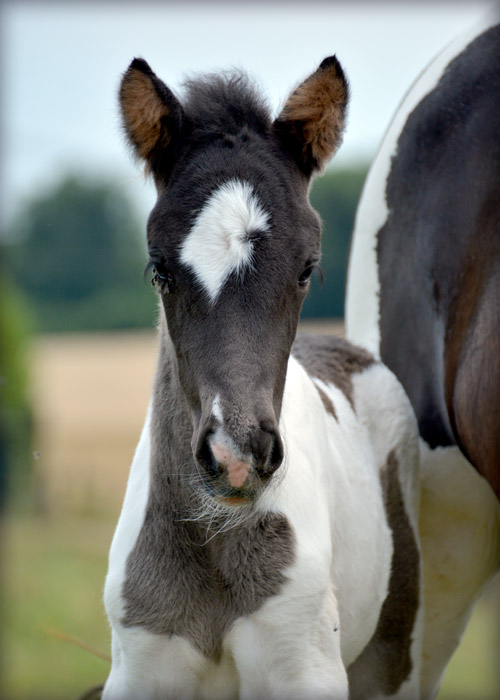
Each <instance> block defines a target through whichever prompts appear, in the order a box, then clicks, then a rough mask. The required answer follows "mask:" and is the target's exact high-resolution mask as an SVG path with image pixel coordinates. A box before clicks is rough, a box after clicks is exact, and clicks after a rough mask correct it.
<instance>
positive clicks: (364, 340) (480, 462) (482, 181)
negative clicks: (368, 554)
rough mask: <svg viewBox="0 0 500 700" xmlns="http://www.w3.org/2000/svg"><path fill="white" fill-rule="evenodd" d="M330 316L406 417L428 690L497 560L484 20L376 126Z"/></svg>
mask: <svg viewBox="0 0 500 700" xmlns="http://www.w3.org/2000/svg"><path fill="white" fill-rule="evenodd" d="M346 321H347V335H348V338H349V339H351V340H352V341H353V342H357V343H359V344H361V345H363V346H364V347H366V348H369V349H370V350H371V351H372V352H373V353H374V354H375V356H377V357H380V358H381V359H382V361H383V362H384V363H385V364H387V366H388V367H389V368H390V369H392V371H393V372H394V373H395V374H396V376H397V377H398V378H399V379H400V380H401V382H402V384H403V386H404V387H405V389H406V392H407V394H408V396H409V398H410V400H411V402H412V405H413V407H414V409H415V412H416V416H417V420H418V422H419V428H420V435H421V438H422V440H421V452H422V478H423V482H422V487H423V488H422V510H421V524H420V533H421V540H422V547H423V555H424V575H425V576H424V578H425V604H426V629H425V638H424V661H423V684H422V688H423V691H424V692H428V693H430V694H432V693H434V692H436V691H437V688H438V685H439V681H440V678H441V675H442V672H443V670H444V668H445V666H446V663H447V662H448V660H449V658H450V656H451V654H452V652H453V651H454V649H455V648H456V646H457V644H458V642H459V640H460V637H461V634H462V632H463V630H464V627H465V625H466V622H467V620H468V618H469V615H470V612H471V610H472V606H473V604H474V602H475V600H477V597H478V595H479V593H480V592H481V590H482V589H483V587H484V585H485V584H486V582H487V581H488V580H489V579H490V578H491V576H492V575H493V574H494V572H495V571H496V570H497V568H498V565H499V563H500V515H499V514H500V510H499V506H498V498H499V497H500V26H499V24H498V13H497V12H495V13H493V15H492V16H489V17H487V18H486V21H485V22H483V23H481V25H480V26H478V27H477V28H476V29H475V30H474V31H473V32H472V33H469V34H468V35H467V36H464V37H461V38H459V39H458V40H456V41H455V42H454V43H453V44H451V45H450V46H449V47H447V48H446V49H445V50H444V51H443V52H442V54H440V55H439V56H438V57H437V58H436V59H435V61H434V62H433V63H432V64H431V65H430V66H429V68H428V69H427V70H426V71H425V72H424V73H423V74H422V75H421V76H420V78H419V79H418V80H417V82H416V83H415V85H414V86H413V87H412V88H411V90H410V91H409V93H408V95H407V96H406V98H405V99H404V101H403V103H402V105H401V106H400V108H399V110H398V112H397V113H396V116H395V118H394V120H393V122H392V123H391V125H390V127H389V129H388V131H387V134H386V136H385V138H384V141H383V142H382V145H381V147H380V149H379V152H378V154H377V156H376V158H375V160H374V162H373V164H372V167H371V170H370V173H369V175H368V178H367V182H366V184H365V188H364V191H363V195H362V199H361V201H360V205H359V208H358V213H357V218H356V225H355V231H354V235H353V242H352V248H351V257H350V263H349V275H348V292H347V303H346Z"/></svg>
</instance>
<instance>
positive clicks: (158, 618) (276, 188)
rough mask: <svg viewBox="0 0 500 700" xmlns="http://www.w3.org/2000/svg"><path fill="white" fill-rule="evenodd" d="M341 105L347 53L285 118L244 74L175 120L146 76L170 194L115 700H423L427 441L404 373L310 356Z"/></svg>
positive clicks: (130, 526) (117, 540)
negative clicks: (316, 190) (420, 446)
mask: <svg viewBox="0 0 500 700" xmlns="http://www.w3.org/2000/svg"><path fill="white" fill-rule="evenodd" d="M347 100H348V88H347V83H346V80H345V77H344V74H343V71H342V68H341V66H340V64H339V62H338V61H337V59H336V58H335V57H331V58H327V59H325V60H324V61H323V62H322V63H321V65H320V66H319V68H318V69H317V70H316V71H315V72H314V73H313V74H312V75H310V76H309V77H308V78H307V79H306V80H305V81H304V82H302V83H301V84H300V85H299V86H298V87H297V88H296V89H295V90H294V92H292V94H291V95H290V96H289V98H288V100H287V102H286V103H285V105H284V107H283V109H282V111H281V113H280V115H279V116H278V118H277V119H275V120H274V121H272V120H271V118H270V117H269V113H268V110H267V108H266V107H265V105H264V104H263V102H262V100H261V98H260V97H259V95H258V94H257V92H256V91H255V89H254V88H253V87H252V85H251V84H250V83H249V81H248V80H247V79H246V78H245V77H244V76H243V75H239V74H223V75H211V76H208V77H205V78H203V79H199V80H192V81H190V82H188V83H187V89H186V94H185V95H184V98H183V101H182V102H181V101H180V100H179V99H178V98H177V97H175V96H174V94H173V93H172V91H171V90H170V89H169V88H168V87H167V86H166V85H165V84H164V83H163V82H162V81H161V80H159V78H158V77H157V76H156V75H155V74H154V73H153V72H152V70H151V69H150V67H149V66H148V64H147V63H146V62H145V61H143V60H142V59H135V60H134V61H133V62H132V64H131V65H130V67H129V69H128V70H127V71H126V73H125V74H124V76H123V80H122V83H121V89H120V105H121V112H122V116H123V124H124V127H125V132H126V134H127V137H128V140H129V142H130V143H131V145H132V147H133V150H134V152H135V154H136V156H137V157H138V158H139V159H142V160H143V161H145V163H146V166H147V169H148V171H149V172H150V173H151V174H152V176H153V178H154V181H155V183H156V188H157V192H158V200H157V203H156V205H155V207H154V208H153V211H152V212H151V215H150V217H149V221H148V248H149V256H150V267H151V270H152V275H153V283H154V284H155V286H156V288H157V290H158V295H159V299H160V307H161V318H160V323H159V346H160V349H159V360H158V367H157V372H156V378H155V383H154V389H153V396H152V399H151V404H150V408H149V411H148V416H147V418H146V423H145V426H144V429H143V433H142V436H141V439H140V442H139V446H138V448H137V452H136V454H135V457H134V461H133V464H132V471H131V474H130V479H129V483H128V488H127V493H126V496H125V502H124V505H123V510H122V514H121V517H120V520H119V523H118V527H117V530H116V533H115V537H114V540H113V544H112V547H111V552H110V561H109V573H108V576H107V580H106V589H105V603H106V608H107V612H108V615H109V618H110V621H111V626H112V631H113V644H112V646H113V649H112V651H113V664H112V670H111V673H110V676H109V678H108V680H107V683H106V685H105V689H104V695H103V697H104V700H136V699H138V698H141V699H146V700H153V699H158V700H160V699H162V700H172V699H174V698H175V699H178V700H191V699H195V698H196V699H198V698H203V699H210V698H213V699H214V700H224V699H226V698H227V699H228V700H229V699H235V698H242V699H245V700H264V699H265V698H276V699H278V700H279V699H283V700H285V699H286V700H293V698H297V700H299V699H300V700H309V699H312V698H314V699H318V700H319V699H321V700H326V698H328V699H332V698H335V699H340V698H347V696H348V692H349V691H348V684H349V686H350V696H351V697H353V698H373V697H375V696H382V697H384V696H391V697H411V698H412V699H413V698H415V697H417V695H418V676H419V666H420V661H419V659H420V653H419V644H420V615H419V612H418V611H419V605H420V602H421V601H420V595H421V593H420V588H421V580H420V554H419V546H418V543H417V539H416V521H417V501H418V498H417V493H418V491H417V483H418V475H417V442H416V424H415V420H414V417H413V413H412V411H411V408H410V405H409V403H408V401H407V399H406V396H405V394H404V392H403V390H402V388H401V386H400V385H399V383H398V382H397V380H396V379H395V378H394V377H393V375H391V374H390V372H389V371H388V370H387V369H386V368H385V367H384V366H383V365H382V364H381V363H379V362H377V361H375V360H374V359H373V358H372V357H371V356H370V355H369V354H368V353H366V352H364V351H362V350H360V349H358V348H356V347H354V346H352V345H350V344H348V343H346V342H343V341H341V340H339V339H337V338H334V337H327V336H325V337H307V336H304V337H301V338H299V339H298V340H297V341H295V343H294V338H295V334H296V328H297V323H298V319H299V314H300V310H301V307H302V303H303V300H304V297H305V295H306V293H307V290H308V287H309V278H310V276H311V274H312V272H313V271H314V269H315V267H316V266H317V265H318V261H319V258H320V222H319V218H318V216H317V214H316V213H315V212H314V211H313V210H312V208H311V206H310V205H309V202H308V190H309V186H310V182H311V178H312V176H313V175H314V174H316V173H317V172H318V171H320V170H321V169H322V168H323V167H324V166H325V165H326V163H327V162H328V160H329V159H330V157H331V156H332V154H333V153H334V152H335V150H336V149H337V148H338V146H339V144H340V141H341V137H342V132H343V126H344V115H345V110H346V106H347Z"/></svg>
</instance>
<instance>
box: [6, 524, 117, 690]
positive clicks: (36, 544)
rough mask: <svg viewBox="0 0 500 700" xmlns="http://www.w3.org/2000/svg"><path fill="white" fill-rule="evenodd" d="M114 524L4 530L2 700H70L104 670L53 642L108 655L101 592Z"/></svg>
mask: <svg viewBox="0 0 500 700" xmlns="http://www.w3.org/2000/svg"><path fill="white" fill-rule="evenodd" d="M113 526H114V523H112V522H98V521H96V520H95V519H92V520H90V519H74V518H68V517H64V518H62V517H58V518H51V519H43V520H40V519H35V518H22V519H21V518H14V519H10V520H9V521H8V522H7V524H6V526H5V527H4V533H3V536H4V539H3V550H4V556H3V563H4V573H3V586H2V588H3V600H2V618H3V624H2V647H3V648H2V665H3V673H2V681H3V682H2V688H1V693H0V696H1V697H2V700H35V699H36V700H59V699H61V700H63V699H64V700H72V698H75V699H76V698H78V697H79V695H81V694H82V692H83V691H85V690H87V689H88V688H90V687H91V686H92V685H96V684H98V683H100V682H102V681H103V680H104V679H105V678H106V675H107V672H108V669H109V664H108V663H107V662H106V661H103V660H101V659H99V658H96V657H95V656H93V655H92V654H90V653H88V652H86V651H84V650H82V649H81V648H78V647H76V646H74V645H73V644H71V643H69V642H68V641H63V640H61V639H57V638H55V637H54V636H52V634H51V631H52V630H56V631H58V632H62V633H66V634H69V635H72V636H75V637H79V638H81V639H82V640H84V641H85V642H86V643H88V644H90V645H92V646H93V647H96V648H97V649H99V650H101V651H103V652H105V653H109V643H110V634H109V630H108V625H107V622H106V618H105V613H104V608H103V604H102V589H103V583H104V576H105V572H106V566H107V551H108V549H109V544H110V539H111V535H112V530H113Z"/></svg>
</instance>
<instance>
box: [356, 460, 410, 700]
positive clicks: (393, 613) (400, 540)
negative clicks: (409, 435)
mask: <svg viewBox="0 0 500 700" xmlns="http://www.w3.org/2000/svg"><path fill="white" fill-rule="evenodd" d="M380 481H381V484H382V489H383V492H384V502H385V511H386V516H387V522H388V523H389V527H390V528H391V531H392V541H393V546H394V549H393V553H392V561H391V576H390V579H389V590H388V593H387V597H386V599H385V601H384V604H383V606H382V609H381V611H380V616H379V619H378V624H377V628H376V630H375V632H374V633H373V637H372V638H371V640H370V641H369V643H368V644H367V646H366V647H365V648H364V649H363V651H362V652H361V654H360V655H359V656H358V658H357V659H356V661H354V663H352V664H351V666H350V667H349V669H348V671H347V673H348V678H349V698H351V700H369V698H372V697H374V696H375V695H379V694H380V693H382V694H384V695H394V694H395V693H396V692H397V691H398V689H399V688H400V687H401V685H402V684H403V683H404V681H405V680H406V679H407V678H408V677H409V675H410V673H411V671H412V668H413V664H412V660H411V644H412V633H413V628H414V625H415V620H416V616H417V610H418V606H419V602H420V568H419V562H420V554H419V551H418V547H417V543H416V539H415V533H414V531H413V528H412V526H411V523H410V520H409V518H408V514H407V512H406V508H405V503H404V499H403V494H402V492H401V484H400V483H399V476H398V460H397V457H396V455H395V453H394V450H392V451H391V452H390V453H389V455H388V456H387V462H386V464H385V466H384V467H383V468H382V469H381V471H380Z"/></svg>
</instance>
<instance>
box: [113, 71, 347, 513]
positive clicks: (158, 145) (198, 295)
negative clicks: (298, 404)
mask: <svg viewBox="0 0 500 700" xmlns="http://www.w3.org/2000/svg"><path fill="white" fill-rule="evenodd" d="M347 99H348V89H347V83H346V80H345V77H344V74H343V71H342V68H341V66H340V64H339V62H338V61H337V59H336V58H335V57H332V58H327V59H325V60H324V61H323V62H322V63H321V65H320V67H319V68H318V70H317V71H316V72H314V73H313V74H312V75H311V76H309V78H307V80H305V81H304V82H303V83H302V84H300V85H299V86H298V87H297V88H296V90H294V92H293V93H292V94H291V95H290V96H289V98H288V100H287V102H286V104H285V106H284V107H283V109H282V111H281V113H280V115H279V116H278V118H277V119H275V120H274V121H272V120H271V118H270V117H269V113H268V110H267V109H266V107H265V106H263V104H262V102H261V100H260V98H259V96H258V95H257V93H256V92H255V90H254V89H253V88H252V86H251V85H250V84H249V82H248V80H247V79H246V78H245V77H244V76H243V75H235V74H231V75H222V76H208V77H205V78H203V79H201V80H196V81H190V82H188V83H187V90H186V94H185V97H184V99H183V101H182V102H181V101H179V100H178V99H177V98H176V97H175V96H174V94H173V93H172V92H171V90H170V89H169V88H168V87H167V86H166V85H165V84H164V83H163V82H162V81H161V80H160V79H159V78H157V77H156V75H155V74H154V73H153V72H152V70H151V69H150V67H149V66H148V64H147V63H146V62H145V61H143V60H141V59H135V60H134V61H133V62H132V64H131V65H130V67H129V69H128V70H127V72H126V73H125V74H124V76H123V80H122V84H121V88H120V105H121V110H122V116H123V123H124V126H125V130H126V133H127V136H128V139H129V141H130V143H131V145H132V147H133V149H134V151H135V153H136V155H137V156H138V157H139V158H140V159H142V160H144V161H145V163H146V167H147V169H148V171H149V172H150V173H151V174H152V175H153V177H154V180H155V183H156V188H157V191H158V200H157V202H156V205H155V207H154V208H153V211H152V212H151V215H150V217H149V222H148V247H149V256H150V264H151V267H152V269H153V280H154V282H155V284H156V287H157V290H158V293H159V295H160V299H161V303H162V306H163V310H164V313H165V317H166V323H167V327H168V332H169V335H170V337H171V340H172V344H173V347H174V349H175V355H176V362H177V370H178V376H179V380H180V386H181V387H182V391H183V392H184V395H185V399H186V403H187V406H188V409H189V413H190V416H191V420H192V424H193V437H192V448H193V454H194V457H195V459H196V461H197V462H198V464H199V465H201V467H202V468H203V470H204V473H206V484H207V486H208V488H209V489H210V490H211V492H212V493H213V495H214V496H216V497H217V498H219V499H226V500H228V501H229V502H232V503H237V502H238V501H239V502H245V501H248V500H249V499H250V500H251V499H252V498H254V497H255V496H256V494H257V493H258V492H259V490H260V489H261V488H262V486H263V485H264V484H265V483H266V482H267V481H268V480H269V478H270V477H271V475H272V474H273V473H274V472H275V471H276V470H277V469H278V467H279V466H280V464H281V462H282V459H283V444H282V440H281V437H280V433H279V428H278V422H279V416H280V411H281V402H282V396H283V388H284V383H285V375H286V369H287V362H288V357H289V354H290V349H291V346H292V342H293V339H294V336H295V332H296V328H297V323H298V319H299V314H300V309H301V307H302V303H303V300H304V297H305V295H306V293H307V290H308V287H309V277H310V275H311V273H312V271H313V270H314V267H315V265H316V264H317V263H318V261H319V257H320V235H321V227H320V222H319V218H318V216H317V215H316V213H315V212H314V211H313V209H312V208H311V206H310V204H309V201H308V189H309V184H310V180H311V177H312V176H313V175H314V174H315V173H316V172H318V171H319V170H321V169H322V168H323V167H324V166H325V165H326V163H327V162H328V160H329V159H330V158H331V156H332V155H333V153H334V151H335V150H336V149H337V147H338V146H339V144H340V141H341V138H342V131H343V126H344V114H345V109H346V104H347Z"/></svg>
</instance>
